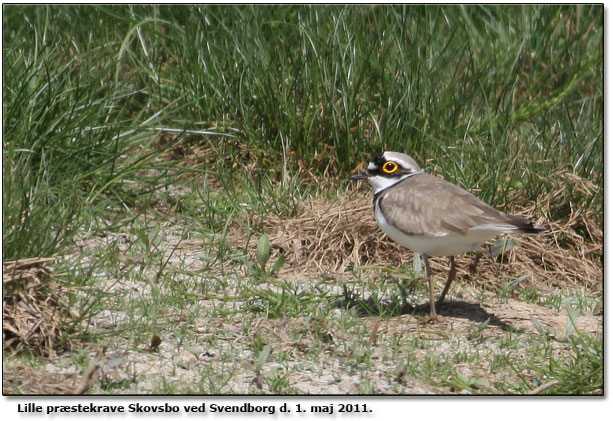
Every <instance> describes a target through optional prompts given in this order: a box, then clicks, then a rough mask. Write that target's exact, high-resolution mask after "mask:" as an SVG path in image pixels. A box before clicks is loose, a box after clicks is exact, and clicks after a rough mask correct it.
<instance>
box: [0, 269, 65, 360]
mask: <svg viewBox="0 0 613 421" xmlns="http://www.w3.org/2000/svg"><path fill="white" fill-rule="evenodd" d="M54 260H55V259H54V258H33V259H24V260H17V261H7V262H4V264H3V266H2V284H3V294H4V297H3V302H4V305H3V311H2V316H3V318H2V337H3V347H4V349H11V350H14V351H15V352H20V351H23V350H25V349H27V350H28V351H29V352H32V353H33V354H35V355H49V354H52V353H53V352H54V349H55V347H56V343H57V341H58V339H59V338H60V336H61V334H62V329H63V325H64V324H65V322H66V320H67V319H68V318H69V317H70V312H69V310H68V305H67V304H66V303H63V302H62V300H61V298H59V297H60V296H61V295H62V294H61V290H62V287H61V286H60V284H59V283H58V282H57V280H56V279H55V278H54V277H53V273H52V272H51V270H50V269H49V268H48V267H47V265H49V264H51V263H53V262H54Z"/></svg>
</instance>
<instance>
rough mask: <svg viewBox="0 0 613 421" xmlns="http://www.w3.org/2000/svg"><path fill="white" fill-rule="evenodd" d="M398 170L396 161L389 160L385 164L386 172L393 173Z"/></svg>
mask: <svg viewBox="0 0 613 421" xmlns="http://www.w3.org/2000/svg"><path fill="white" fill-rule="evenodd" d="M397 170H398V164H396V163H395V162H394V161H387V162H386V163H385V164H383V172H384V173H386V174H393V173H395V172H396V171H397Z"/></svg>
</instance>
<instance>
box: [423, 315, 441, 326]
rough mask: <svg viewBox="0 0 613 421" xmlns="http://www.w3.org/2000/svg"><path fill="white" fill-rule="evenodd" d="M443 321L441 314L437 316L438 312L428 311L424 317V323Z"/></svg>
mask: <svg viewBox="0 0 613 421" xmlns="http://www.w3.org/2000/svg"><path fill="white" fill-rule="evenodd" d="M443 321H444V320H443V318H442V317H441V316H439V315H438V314H436V313H434V314H433V313H430V314H429V315H428V316H426V318H425V319H424V324H428V323H442V322H443Z"/></svg>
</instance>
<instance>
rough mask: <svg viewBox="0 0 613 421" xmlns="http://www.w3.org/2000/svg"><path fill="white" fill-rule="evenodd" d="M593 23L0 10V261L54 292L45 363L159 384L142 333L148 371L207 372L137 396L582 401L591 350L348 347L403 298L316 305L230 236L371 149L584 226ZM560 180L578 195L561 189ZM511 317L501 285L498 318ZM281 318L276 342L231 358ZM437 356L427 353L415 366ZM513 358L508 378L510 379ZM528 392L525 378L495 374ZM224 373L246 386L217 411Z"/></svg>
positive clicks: (595, 56) (376, 289)
mask: <svg viewBox="0 0 613 421" xmlns="http://www.w3.org/2000/svg"><path fill="white" fill-rule="evenodd" d="M603 13H604V12H603V7H602V6H598V5H595V6H591V5H582V6H575V5H524V6H498V5H490V6H477V5H469V6H454V5H445V6H412V5H397V6H396V5H395V6H364V5H351V6H336V5H334V6H332V5H325V6H322V5H318V6H249V5H243V6H209V5H198V6H162V5H154V6H149V5H135V6H118V5H115V6H110V5H95V6H90V5H81V6H72V5H53V6H38V5H36V6H31V5H27V6H22V5H19V6H17V5H5V6H4V7H3V52H2V54H3V80H4V85H3V122H2V124H3V127H2V130H3V148H2V152H3V157H2V163H3V191H2V194H3V197H2V206H3V207H2V211H3V221H2V226H3V233H2V234H3V249H2V257H3V260H5V261H6V260H11V259H20V258H29V257H39V256H59V260H58V262H57V264H56V268H55V269H56V274H57V275H58V277H59V278H60V279H61V282H62V283H63V285H65V286H66V287H67V288H68V290H69V291H70V293H69V295H68V297H67V300H68V303H69V305H70V306H71V307H72V308H75V309H77V310H78V315H75V316H74V319H73V320H70V321H68V322H67V325H66V326H65V332H66V333H65V335H66V336H65V337H64V338H63V343H62V344H59V345H61V346H60V347H59V348H58V349H60V350H61V351H63V352H66V353H67V354H66V355H64V356H63V357H62V358H63V359H62V360H61V363H62V364H68V365H70V364H74V365H76V366H78V367H79V368H81V369H84V368H86V366H87V365H88V364H89V363H90V360H91V358H92V357H91V356H92V355H95V354H94V353H95V352H96V350H98V349H99V348H100V347H103V346H107V345H108V344H109V342H110V343H111V344H112V346H111V348H113V347H114V348H113V349H115V350H122V351H123V350H129V351H131V352H135V353H139V355H144V356H145V357H147V358H148V359H149V360H156V358H159V359H161V360H164V358H165V357H163V356H162V355H159V356H158V355H157V354H155V353H152V352H148V351H147V352H146V351H144V347H145V346H146V345H147V344H148V343H149V342H150V338H151V337H152V335H154V334H155V335H159V336H160V337H162V340H163V342H162V348H164V347H167V348H164V349H165V351H164V352H171V350H173V352H174V351H176V352H180V351H178V350H183V351H184V348H182V347H189V349H192V350H198V352H199V353H200V354H202V355H200V356H198V358H204V360H206V361H207V362H211V364H213V365H209V366H206V364H204V365H203V367H202V368H198V369H196V371H197V375H195V376H194V377H193V378H192V377H190V379H191V380H189V381H185V382H184V383H180V384H177V383H176V380H173V379H175V377H173V376H175V375H178V374H177V373H180V372H181V371H180V370H182V368H181V367H182V366H184V367H188V368H189V369H194V366H196V365H198V364H197V362H194V361H192V360H191V357H190V356H189V355H191V354H190V352H187V354H185V353H183V354H181V355H180V356H178V357H177V358H178V360H180V361H179V364H178V365H177V366H176V367H175V368H174V371H165V372H164V373H163V374H162V379H161V380H160V381H159V382H158V383H155V384H148V385H147V386H146V387H145V386H143V390H145V389H146V390H148V391H150V392H151V391H154V392H157V393H224V392H227V391H228V390H234V391H235V392H236V393H267V392H272V393H290V394H291V393H299V392H300V390H302V389H297V388H296V387H294V386H293V384H294V380H295V378H296V377H295V376H299V374H300V373H302V372H303V371H305V370H306V371H307V372H313V373H318V374H317V375H320V376H325V375H326V373H332V374H331V375H332V376H333V377H335V378H336V379H337V380H338V381H339V383H343V382H346V381H348V379H355V377H351V376H358V377H359V378H360V379H361V380H360V386H359V388H358V389H355V390H353V393H413V392H411V390H412V389H407V387H408V386H407V385H409V384H411V380H407V378H408V377H407V376H410V377H411V378H413V379H417V381H419V382H422V383H423V384H428V385H429V386H430V387H431V390H433V391H435V392H440V393H459V392H461V391H468V392H471V393H500V392H502V393H526V392H528V391H530V390H532V389H534V388H535V387H537V386H538V384H537V383H546V382H547V381H548V379H550V378H555V379H560V380H561V381H560V384H559V385H557V386H554V387H553V388H551V389H548V391H547V393H561V394H566V393H588V394H589V393H597V392H594V391H597V390H599V387H600V390H602V377H598V375H594V373H598V372H599V369H600V368H601V367H602V339H598V338H596V339H594V338H592V337H591V336H589V335H583V334H582V333H581V332H579V334H577V335H576V336H570V337H568V338H564V339H560V338H556V339H552V338H549V337H548V336H547V335H536V336H530V335H528V338H526V337H525V336H526V335H521V334H520V333H517V334H516V333H509V332H504V333H502V336H497V335H495V334H494V333H491V332H492V329H495V328H494V327H492V326H491V325H487V324H483V323H485V321H483V320H481V321H479V322H478V323H476V324H475V326H473V329H472V330H470V329H469V331H470V332H469V335H468V336H469V339H468V341H469V342H468V343H471V342H470V341H473V342H474V343H475V344H476V343H477V342H478V341H482V342H483V341H485V342H488V341H489V342H492V343H494V344H495V346H494V347H493V348H495V349H494V350H492V349H490V348H487V349H486V348H483V349H481V348H478V351H479V352H477V353H475V352H474V350H471V349H466V348H465V347H466V342H464V341H465V340H466V339H460V338H459V337H455V336H453V335H452V336H451V337H448V338H441V337H440V336H437V335H435V334H428V333H427V332H426V337H421V336H420V334H421V333H423V332H421V330H420V329H419V328H416V327H415V326H413V327H412V329H417V331H416V330H412V331H408V330H407V331H406V332H404V333H403V332H402V331H400V330H399V331H393V332H392V333H385V335H384V338H385V340H383V339H380V340H378V341H377V342H376V344H375V345H372V344H370V345H369V344H368V339H369V335H371V332H372V326H371V325H370V324H369V323H370V320H371V318H373V317H374V318H378V319H380V320H381V321H382V323H393V322H394V321H395V320H397V319H398V318H402V317H409V316H410V314H412V313H410V312H409V311H408V308H409V307H407V305H411V306H412V305H415V304H421V303H422V298H423V296H424V293H425V292H424V291H425V290H424V289H423V285H421V284H417V286H412V285H409V284H408V283H405V282H404V281H403V282H399V281H397V280H396V279H393V278H391V277H388V276H387V275H385V274H381V275H376V276H375V275H373V274H372V272H371V271H370V272H369V271H364V272H362V271H358V270H356V271H355V272H354V273H353V274H349V273H348V274H346V278H344V279H342V280H341V281H340V282H336V283H334V282H331V281H330V280H328V279H317V280H309V282H308V283H305V282H304V281H301V280H300V279H298V278H296V279H295V278H294V277H293V275H284V276H283V277H279V276H276V275H275V274H276V273H277V272H278V269H279V268H281V267H282V266H283V265H282V263H283V262H281V264H280V265H279V268H276V267H275V262H277V256H278V255H279V251H278V250H273V251H272V252H273V254H274V257H270V258H269V257H268V256H267V257H266V259H264V258H262V259H261V260H259V259H258V257H257V256H256V253H255V250H251V249H250V248H249V247H248V245H247V244H241V245H239V246H237V245H235V244H232V243H231V241H229V238H228V236H229V235H230V234H231V232H232V230H242V231H243V232H244V233H245V234H246V235H245V237H246V238H248V239H249V238H254V239H259V238H261V236H262V221H263V220H264V218H267V217H269V216H271V215H275V216H280V217H284V218H289V217H295V216H297V215H299V212H300V204H301V203H302V202H303V201H305V200H308V199H310V198H313V197H327V198H330V199H334V198H336V197H338V196H339V195H342V194H343V192H344V191H345V190H346V188H347V185H348V182H347V181H346V178H347V175H348V174H349V173H350V171H351V170H352V169H353V168H354V167H355V166H356V165H357V164H358V163H359V162H361V161H364V160H366V159H367V157H368V156H369V155H370V154H373V153H377V152H380V151H382V150H400V151H405V152H407V153H409V154H411V155H412V156H413V157H414V158H416V160H417V161H418V162H419V163H420V164H422V165H423V167H424V168H425V169H426V170H427V171H430V172H434V173H437V174H440V175H443V176H444V177H445V178H447V179H449V180H450V181H453V182H455V183H457V184H459V185H462V186H463V187H466V188H469V189H472V190H474V191H477V192H478V193H479V196H480V197H481V198H483V199H484V200H486V201H488V202H491V203H492V204H494V205H497V206H500V207H508V205H511V204H512V203H520V204H521V203H524V202H525V203H529V202H533V201H535V200H536V199H537V198H538V197H539V196H540V195H544V194H548V193H549V192H550V190H551V189H552V186H553V185H561V186H563V188H564V189H565V192H564V194H562V195H560V196H559V197H560V200H559V201H558V202H556V203H555V205H554V206H555V207H553V208H551V209H542V210H541V211H542V215H535V216H544V217H547V218H550V219H552V220H564V219H565V218H567V217H568V216H569V215H570V214H571V213H572V212H573V211H576V210H589V211H590V212H594V214H595V215H596V216H595V217H596V218H602V215H603V203H604V200H603V174H604V170H603V153H602V151H603V141H604V137H603V118H604V117H603V93H604V86H603V53H604V51H603V34H604V28H603ZM569 173H570V174H573V175H576V176H578V177H581V178H583V179H586V180H588V181H589V182H591V183H594V185H596V188H597V191H596V192H595V193H594V194H591V193H586V191H585V190H584V189H581V188H580V187H579V186H577V185H575V184H573V183H568V182H566V181H565V180H566V179H565V178H564V175H565V174H569ZM511 201H512V203H511ZM262 261H263V263H262ZM380 278H383V279H380ZM343 286H344V289H343ZM508 287H509V288H510V287H511V285H510V284H509V285H508ZM475 294H476V295H479V292H476V293H475ZM511 295H512V291H511V289H506V290H505V289H504V286H503V287H501V290H500V291H499V294H498V299H500V300H503V301H504V300H509V299H511V298H510V297H511ZM515 299H519V300H522V301H525V302H526V303H530V304H534V305H539V306H543V307H546V308H551V309H554V310H556V311H563V309H565V308H567V307H568V306H570V308H572V309H574V310H575V311H578V312H586V311H587V312H589V311H593V310H594V307H595V306H597V305H598V303H599V302H600V300H601V298H600V297H599V296H598V293H597V292H595V291H580V292H577V291H571V290H569V291H556V292H554V293H551V294H543V293H542V291H538V290H536V289H530V288H527V289H523V290H522V291H521V293H520V294H518V295H517V296H516V297H515ZM287 320H289V321H290V322H288V323H290V324H289V325H287V326H286V327H285V329H286V331H284V335H285V336H284V340H280V339H279V338H278V337H275V336H274V335H273V334H272V333H270V332H269V331H267V330H265V331H264V333H261V334H259V336H254V335H253V329H254V327H253V326H259V325H260V324H262V325H264V326H268V325H267V323H271V321H273V322H275V321H276V322H279V321H287ZM105 321H106V322H105ZM224 321H225V324H224ZM103 322H104V323H103ZM105 323H106V324H105ZM291 323H295V325H292V324H291ZM101 326H102V327H101ZM233 326H236V329H237V330H233V328H232V327H233ZM272 331H274V329H272ZM575 333H576V332H575ZM505 335H511V336H512V335H520V336H521V338H519V337H515V336H513V337H512V338H509V337H506V336H505ZM287 338H290V339H291V340H290V343H291V344H292V346H291V347H289V348H288V347H287V344H286V343H285V342H284V341H285V340H289V339H287ZM382 338H383V337H382ZM232 341H235V342H232ZM441 341H446V342H445V343H446V344H447V345H449V350H448V351H444V352H442V353H440V354H434V353H432V352H430V351H431V350H432V349H435V348H436V347H437V346H438V345H439V344H440V343H441ZM506 341H508V343H507V342H506ZM232 343H234V346H231V345H229V344H232ZM75 344H79V346H86V345H85V344H87V350H89V351H91V352H90V353H87V352H73V351H72V349H74V345H75ZM519 344H523V345H522V346H525V351H524V354H525V355H526V356H530V357H529V358H525V359H523V360H519V359H516V358H515V356H514V355H513V352H515V351H517V350H518V349H519V348H521V346H520V345H519ZM475 346H476V345H475ZM267 347H268V348H267ZM77 348H78V347H77ZM266 349H269V351H268V352H267V355H265V354H262V352H263V351H264V350H266ZM560 349H561V351H560ZM208 350H214V352H213V351H211V352H210V353H211V355H213V354H214V356H207V355H208V354H207V352H208ZM422 351H423V353H422ZM511 351H513V352H511ZM554 351H555V352H556V354H555V356H554ZM109 352H110V351H109ZM113 352H114V351H113ZM560 352H561V353H562V354H559V353H560ZM509 353H510V354H509ZM184 354H185V355H184ZM560 355H563V356H564V358H560ZM260 357H261V358H260ZM264 357H266V358H264ZM31 358H39V357H35V356H31ZM258 358H260V359H259V360H258ZM37 361H38V360H37ZM198 361H200V360H198ZM548 362H549V363H548ZM218 363H219V365H215V364H218ZM241 364H242V365H241ZM463 364H469V365H471V366H472V367H473V368H474V369H473V371H472V372H468V371H462V370H459V369H458V366H459V365H463ZM599 364H600V365H599ZM245 365H246V366H247V368H245ZM204 366H206V367H204ZM345 366H346V367H347V370H346V371H344V370H339V368H338V367H345ZM177 367H178V368H177ZM378 371H381V372H383V373H385V375H386V376H388V377H386V379H392V380H389V384H390V385H389V388H381V384H380V383H378V381H377V380H376V379H377V378H378V377H377V374H376V373H377V372H378ZM526 371H530V372H531V373H533V374H534V376H533V377H531V378H526V377H522V376H523V375H524V374H521V375H519V374H517V373H524V372H526ZM245 372H249V373H251V372H252V374H253V376H256V377H257V379H258V381H257V382H256V383H249V381H250V380H245V381H244V382H243V383H240V384H241V386H240V387H243V388H242V389H241V388H240V387H239V389H232V387H233V386H232V385H233V381H234V380H235V379H236V378H241V376H242V375H244V373H245ZM104 373H107V374H108V375H107V374H105V376H106V377H103V379H102V380H101V382H100V383H99V384H98V385H97V386H96V387H99V388H100V389H99V390H100V391H101V393H102V392H103V393H129V392H130V391H132V390H133V389H132V388H134V387H137V386H138V385H139V384H143V382H146V381H148V380H147V378H148V377H147V376H148V371H147V370H146V369H145V368H143V367H141V366H138V365H134V364H128V363H126V364H119V365H113V364H110V365H109V366H108V367H107V368H106V371H104ZM113 373H114V374H117V376H118V377H113ZM363 373H366V374H364V376H365V377H360V376H362V375H363ZM496 373H503V374H504V375H506V376H509V379H510V380H508V381H507V380H500V379H499V378H496V376H495V374H496ZM369 376H370V377H369ZM247 377H248V376H247ZM486 377H487V378H488V379H489V380H487V381H486V380H484V379H485V378H486ZM503 377H504V376H502V375H501V376H500V378H503ZM352 381H353V380H352ZM386 381H388V380H386ZM598 382H600V386H599V385H598ZM258 384H259V386H258ZM237 387H238V386H237ZM138 390H141V389H138ZM237 390H240V392H237ZM407 391H408V392H407ZM339 393H346V392H345V391H341V392H339Z"/></svg>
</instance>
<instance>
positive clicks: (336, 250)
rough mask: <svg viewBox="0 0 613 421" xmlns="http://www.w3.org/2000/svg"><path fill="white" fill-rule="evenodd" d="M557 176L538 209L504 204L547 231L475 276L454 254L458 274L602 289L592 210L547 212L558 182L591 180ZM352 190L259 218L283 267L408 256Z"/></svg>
mask: <svg viewBox="0 0 613 421" xmlns="http://www.w3.org/2000/svg"><path fill="white" fill-rule="evenodd" d="M556 180H559V183H557V184H558V185H557V186H554V188H552V190H551V191H550V192H548V193H547V194H544V195H542V197H541V198H539V200H538V201H537V203H538V209H537V205H536V204H533V205H532V206H529V207H526V208H523V209H522V208H515V209H511V210H510V211H511V212H512V213H517V214H522V215H524V216H527V217H531V218H533V219H535V220H537V222H538V223H539V224H541V225H544V226H545V227H546V228H547V229H548V232H547V233H546V234H544V235H538V236H528V235H526V236H515V237H514V240H515V242H516V246H515V247H514V248H513V249H512V250H511V251H510V253H509V255H508V256H506V257H505V258H504V261H503V262H502V263H503V264H502V263H501V261H500V259H498V260H499V261H493V260H492V259H482V260H481V264H480V266H479V269H478V270H479V276H471V274H470V273H469V265H470V263H471V262H472V256H471V255H470V254H464V255H461V256H458V258H457V262H458V265H459V267H460V270H459V278H460V279H462V278H464V280H466V281H467V282H471V283H479V284H480V285H483V286H486V287H488V288H489V287H497V286H500V280H501V278H502V279H513V278H516V277H519V276H522V275H525V274H531V275H532V276H531V278H530V279H527V280H526V281H524V282H523V283H522V285H524V286H526V285H529V284H530V283H532V284H533V285H548V286H551V287H577V286H583V287H586V288H588V289H590V290H593V291H601V290H602V280H603V267H602V253H603V230H602V226H601V225H600V221H599V219H598V218H597V216H596V213H595V212H594V211H591V210H588V211H584V210H580V209H572V210H571V214H570V217H568V218H566V219H564V220H557V221H556V220H551V219H550V218H551V210H552V209H553V208H554V207H555V206H559V205H560V204H562V203H564V202H565V201H568V199H565V197H564V195H565V192H566V190H567V188H568V184H564V183H574V184H575V185H576V188H578V189H581V191H582V193H585V195H588V194H594V193H595V192H596V186H594V185H593V184H592V183H590V182H589V181H588V180H585V179H581V178H578V177H576V176H573V175H570V174H568V175H565V176H564V177H556ZM358 195H359V197H357V198H356V197H355V195H354V194H350V195H349V196H348V197H347V198H345V199H341V200H340V201H339V202H335V203H332V202H330V201H328V200H323V199H318V200H313V201H310V202H308V203H305V204H304V206H303V209H302V213H301V215H300V216H299V217H298V218H294V219H282V218H280V217H277V216H270V217H269V218H267V219H266V220H265V221H264V229H265V231H266V232H267V233H268V234H269V235H270V240H271V244H272V246H273V248H276V249H277V250H278V252H282V253H285V254H286V257H287V266H286V269H285V270H286V271H287V270H291V271H292V273H296V272H301V273H303V274H304V275H321V274H324V275H326V276H335V275H342V274H343V273H346V271H347V269H348V268H349V267H351V266H352V265H353V266H364V265H381V266H387V267H390V268H399V269H401V268H402V267H403V266H406V265H407V264H409V263H410V262H411V260H412V257H413V252H411V251H409V250H406V249H405V248H403V247H401V246H398V245H396V244H394V243H393V242H392V241H390V240H389V239H388V238H387V237H386V236H385V234H384V233H383V232H382V231H381V230H380V229H379V228H378V227H377V225H376V222H375V220H374V218H373V214H372V212H373V211H372V202H371V197H370V195H369V194H364V193H363V192H360V193H358ZM518 202H519V200H518ZM535 216H536V217H535ZM230 240H231V241H233V242H235V243H236V244H244V241H245V237H244V233H243V232H242V231H241V232H239V231H234V232H233V233H232V235H231V236H230ZM256 241H257V238H252V239H251V242H254V244H253V245H251V244H250V247H249V248H250V249H255V242H256ZM252 246H253V247H252ZM484 260H485V261H484ZM447 264H448V262H447V259H446V258H445V259H440V258H439V259H436V258H434V259H432V266H433V269H434V270H435V271H445V270H447V268H448V267H447Z"/></svg>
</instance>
